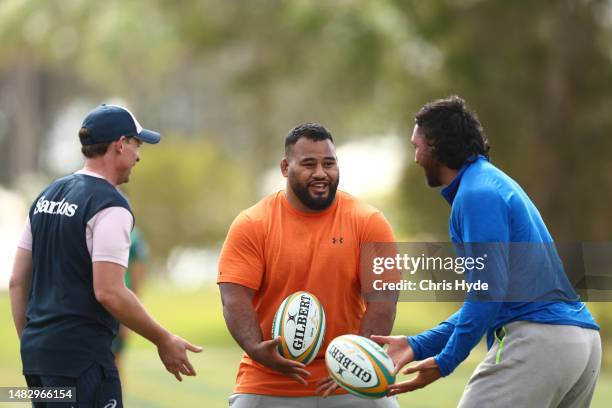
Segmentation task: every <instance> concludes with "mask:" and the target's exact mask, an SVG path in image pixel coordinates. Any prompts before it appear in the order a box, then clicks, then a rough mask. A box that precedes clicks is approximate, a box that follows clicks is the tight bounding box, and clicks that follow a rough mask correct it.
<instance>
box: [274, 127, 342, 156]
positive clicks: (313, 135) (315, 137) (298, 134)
mask: <svg viewBox="0 0 612 408" xmlns="http://www.w3.org/2000/svg"><path fill="white" fill-rule="evenodd" d="M302 137H305V138H306V139H309V140H312V141H315V142H318V141H321V140H326V139H329V140H331V142H332V143H334V139H333V138H332V135H331V133H329V130H327V129H325V126H323V125H321V124H320V123H302V124H301V125H297V126H296V127H294V128H293V129H291V131H290V132H289V134H288V135H287V137H286V138H285V154H288V153H289V149H290V148H291V146H293V145H294V144H296V143H297V141H298V140H300V138H302Z"/></svg>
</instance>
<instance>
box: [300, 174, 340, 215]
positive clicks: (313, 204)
mask: <svg viewBox="0 0 612 408" xmlns="http://www.w3.org/2000/svg"><path fill="white" fill-rule="evenodd" d="M339 182H340V178H337V179H336V181H335V182H330V183H329V187H328V188H329V194H327V197H313V196H312V195H310V193H309V192H308V185H305V186H302V185H301V184H299V183H298V182H297V181H296V180H292V179H291V178H289V186H290V187H291V190H293V193H294V194H295V195H296V196H297V198H298V199H299V200H300V201H301V202H302V204H304V205H305V206H306V207H308V208H309V209H311V210H313V211H322V210H324V209H326V208H328V207H329V206H330V205H332V203H333V202H334V199H335V198H336V190H337V189H338V183H339Z"/></svg>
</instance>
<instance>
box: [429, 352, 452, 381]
mask: <svg viewBox="0 0 612 408" xmlns="http://www.w3.org/2000/svg"><path fill="white" fill-rule="evenodd" d="M434 360H435V361H436V364H437V365H438V369H439V370H440V375H441V376H442V377H447V376H449V375H450V374H451V373H452V372H453V371H455V368H457V365H454V366H453V365H452V363H451V362H449V361H448V359H445V358H444V356H442V353H440V354H438V355H437V356H435V357H434Z"/></svg>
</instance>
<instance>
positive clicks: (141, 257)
mask: <svg viewBox="0 0 612 408" xmlns="http://www.w3.org/2000/svg"><path fill="white" fill-rule="evenodd" d="M148 255H149V253H148V248H147V244H146V242H145V241H144V239H143V237H142V233H141V232H140V230H138V228H136V227H134V229H133V230H132V232H131V234H130V255H129V258H128V267H127V270H126V272H125V285H126V286H127V287H128V288H129V289H130V290H131V291H132V292H134V293H135V294H136V295H140V290H141V288H142V285H143V282H144V278H145V275H146V263H147V259H148ZM129 332H130V330H129V329H128V328H127V327H125V326H124V325H121V326H120V327H119V333H118V334H117V337H115V339H114V340H113V343H112V345H111V350H112V351H113V354H114V355H115V364H116V365H117V369H118V370H119V372H121V371H122V364H121V359H122V355H123V349H124V348H125V342H126V338H127V335H128V333H129ZM120 378H122V379H123V378H125V377H124V376H120Z"/></svg>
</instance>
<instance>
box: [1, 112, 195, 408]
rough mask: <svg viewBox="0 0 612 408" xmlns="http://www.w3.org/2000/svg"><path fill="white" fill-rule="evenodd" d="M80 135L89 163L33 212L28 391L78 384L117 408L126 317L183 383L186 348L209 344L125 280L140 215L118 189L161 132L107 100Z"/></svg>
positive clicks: (24, 273) (27, 252)
mask: <svg viewBox="0 0 612 408" xmlns="http://www.w3.org/2000/svg"><path fill="white" fill-rule="evenodd" d="M79 138H80V141H81V145H82V147H81V151H82V153H83V155H84V156H85V166H84V167H83V168H82V169H81V170H79V171H77V172H76V173H74V174H71V175H69V176H66V177H63V178H60V179H58V180H56V181H54V182H53V183H52V184H51V185H49V186H48V187H47V188H45V189H44V190H43V192H42V193H41V194H40V195H39V196H38V197H37V198H36V200H35V202H34V204H33V205H32V207H31V209H30V211H29V216H28V219H27V221H26V225H25V228H24V231H23V234H22V237H21V239H20V242H19V244H18V249H17V254H16V257H15V263H14V266H13V272H12V276H11V281H10V295H11V306H12V312H13V319H14V321H15V327H16V329H17V334H18V336H19V338H20V341H21V359H22V362H23V374H24V376H25V378H26V382H27V384H28V386H29V387H75V388H76V397H77V403H78V406H81V407H82V406H88V407H89V406H104V407H109V408H118V407H122V405H123V404H122V398H121V383H120V381H119V375H118V372H117V369H116V367H115V363H114V360H113V355H112V353H111V342H112V340H113V338H114V337H115V335H116V334H117V330H118V327H119V321H120V322H121V323H123V324H124V325H126V326H127V327H129V328H130V329H132V330H134V331H135V332H137V333H139V334H140V335H142V336H143V337H145V338H147V339H148V340H150V341H151V342H153V343H154V344H155V345H156V346H157V349H158V352H159V356H160V358H161V360H162V362H163V364H164V365H165V367H166V369H167V370H168V371H169V372H171V373H172V374H174V375H175V376H176V378H177V379H178V380H179V381H180V380H181V374H183V375H188V376H192V375H195V370H194V369H193V367H192V365H191V363H190V362H189V359H188V358H187V350H190V351H193V352H200V351H201V348H200V347H197V346H194V345H192V344H190V343H189V342H187V341H185V340H183V339H182V338H180V337H178V336H176V335H173V334H172V333H170V332H168V331H167V330H166V329H164V328H163V327H162V326H161V325H159V324H158V323H157V322H156V321H155V320H154V319H153V318H152V317H151V316H150V315H149V314H148V313H147V311H146V310H145V308H144V307H143V305H142V304H141V303H140V301H139V300H138V298H137V297H136V296H135V295H134V293H133V292H131V291H130V290H129V289H128V288H126V286H125V284H124V274H125V270H126V267H127V264H128V255H129V248H130V238H129V237H130V231H131V230H132V228H133V227H134V217H133V214H132V212H131V210H130V206H129V203H128V202H127V200H126V199H125V198H124V197H123V196H122V195H121V193H119V191H118V190H117V188H116V187H117V186H118V185H119V184H122V183H126V182H127V181H128V180H129V176H130V172H131V170H132V168H133V167H134V165H136V163H137V162H138V161H139V160H140V153H139V148H140V145H141V144H142V143H143V142H144V143H151V144H155V143H158V142H159V140H160V135H159V133H156V132H153V131H150V130H147V129H143V128H142V127H141V126H140V124H139V123H138V121H136V118H135V117H134V115H132V113H131V112H130V111H128V110H127V109H125V108H123V107H121V106H116V105H101V106H98V107H97V108H96V109H94V110H93V111H91V112H90V113H89V114H88V115H87V117H86V118H85V120H84V121H83V124H82V127H81V129H80V131H79ZM34 406H36V407H45V406H46V405H45V403H35V404H34ZM53 406H54V407H55V406H61V405H57V404H54V405H53ZM67 406H73V405H70V404H69V405H67Z"/></svg>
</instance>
